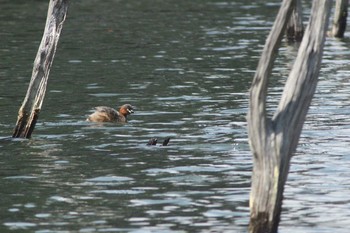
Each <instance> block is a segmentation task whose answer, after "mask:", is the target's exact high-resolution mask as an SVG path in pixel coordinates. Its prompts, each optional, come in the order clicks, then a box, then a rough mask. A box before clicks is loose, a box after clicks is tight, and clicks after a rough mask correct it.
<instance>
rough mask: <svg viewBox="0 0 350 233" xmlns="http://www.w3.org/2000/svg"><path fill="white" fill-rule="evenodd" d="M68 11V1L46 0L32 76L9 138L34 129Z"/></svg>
mask: <svg viewBox="0 0 350 233" xmlns="http://www.w3.org/2000/svg"><path fill="white" fill-rule="evenodd" d="M67 10H68V0H50V2H49V7H48V12H47V18H46V25H45V30H44V34H43V38H42V40H41V43H40V46H39V49H38V52H37V55H36V58H35V61H34V65H33V72H32V78H31V80H30V83H29V87H28V90H27V94H26V96H25V98H24V101H23V103H22V106H21V107H20V109H19V111H18V118H17V123H16V127H15V129H14V132H13V134H12V137H16V138H18V137H21V138H29V137H30V136H31V134H32V132H33V130H34V127H35V124H36V121H37V119H38V117H39V113H40V110H41V106H42V103H43V100H44V96H45V92H46V85H47V80H48V78H49V73H50V68H51V65H52V62H53V59H54V56H55V52H56V48H57V42H58V40H59V37H60V33H61V30H62V26H63V22H64V20H65V18H66V15H67Z"/></svg>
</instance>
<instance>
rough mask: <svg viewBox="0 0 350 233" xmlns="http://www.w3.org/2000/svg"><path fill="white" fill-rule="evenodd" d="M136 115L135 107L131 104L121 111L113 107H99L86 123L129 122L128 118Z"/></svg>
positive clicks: (124, 106) (125, 105) (121, 108)
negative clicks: (133, 114)
mask: <svg viewBox="0 0 350 233" xmlns="http://www.w3.org/2000/svg"><path fill="white" fill-rule="evenodd" d="M132 113H134V107H133V106H132V105H130V104H124V105H123V106H121V107H120V108H119V111H117V110H115V109H114V108H111V107H106V106H98V107H96V108H95V112H94V113H92V114H91V115H90V116H88V118H87V119H86V121H90V122H121V123H126V122H127V116H128V115H130V114H132Z"/></svg>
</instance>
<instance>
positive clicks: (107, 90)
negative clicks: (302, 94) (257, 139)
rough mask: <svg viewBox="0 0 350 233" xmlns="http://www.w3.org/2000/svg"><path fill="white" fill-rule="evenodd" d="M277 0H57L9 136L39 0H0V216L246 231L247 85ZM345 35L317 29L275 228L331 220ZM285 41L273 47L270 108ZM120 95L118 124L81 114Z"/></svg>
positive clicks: (47, 226)
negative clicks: (36, 97)
mask: <svg viewBox="0 0 350 233" xmlns="http://www.w3.org/2000/svg"><path fill="white" fill-rule="evenodd" d="M278 6H279V3H278V4H277V3H253V2H251V3H246V1H235V2H215V1H202V0H201V1H199V0H195V1H177V2H176V3H169V2H164V1H156V0H155V1H153V0H152V1H129V2H128V3H125V2H123V1H106V2H99V3H98V4H96V3H95V2H94V1H88V0H86V1H83V2H72V3H71V6H70V10H69V15H68V18H67V21H66V23H65V25H64V28H63V32H62V36H61V40H60V43H59V47H58V50H57V54H56V58H55V62H54V65H53V68H52V70H51V73H50V81H49V85H48V92H47V94H46V99H45V101H44V106H43V109H42V112H41V115H40V117H39V122H38V124H37V126H36V128H35V131H34V134H33V137H32V138H31V139H30V140H12V139H11V140H9V138H8V136H10V135H11V132H12V130H13V127H14V123H15V120H16V116H17V111H18V108H19V106H20V104H21V101H22V99H23V97H24V94H25V91H26V88H27V84H28V81H29V76H30V73H31V68H32V67H31V65H32V63H33V59H34V56H35V53H36V49H37V47H38V44H39V42H40V39H41V34H40V33H38V32H41V31H42V29H43V25H44V21H45V16H44V13H46V8H47V3H37V4H29V5H28V3H24V2H23V3H20V2H18V3H17V2H16V3H15V2H13V1H5V2H4V3H2V7H1V9H0V12H1V13H2V14H0V15H1V16H0V17H1V19H2V20H0V28H2V29H3V30H2V31H3V32H2V33H1V36H0V42H1V44H2V45H3V46H2V47H1V48H0V50H1V54H2V61H1V65H0V79H1V82H0V89H1V95H0V109H1V110H2V118H1V119H0V135H1V138H0V165H1V170H0V185H1V187H3V188H2V189H1V191H0V194H1V197H2V198H1V199H0V206H1V208H0V219H1V222H0V231H1V232H25V231H37V232H58V231H71V232H74V231H81V232H99V231H105V232H212V231H213V232H246V229H247V225H248V220H249V208H248V205H249V204H248V202H249V200H248V199H249V189H250V176H251V169H252V161H251V154H250V151H249V146H248V140H247V133H246V120H245V116H246V112H247V107H248V94H247V93H248V89H249V86H250V81H251V79H252V76H253V74H254V71H255V70H254V69H255V67H256V63H257V60H258V57H259V52H260V50H261V48H262V47H261V46H262V44H263V43H264V40H265V37H266V34H267V33H268V30H269V28H270V26H271V25H272V21H273V20H274V15H275V14H274V13H273V12H276V11H277V9H278ZM3 9H6V10H3ZM37 12H43V15H42V16H38V15H39V14H37ZM101 12H103V14H102V13H101ZM33 16H35V17H34V18H33ZM347 37H349V35H347ZM348 51H349V49H348V41H347V40H344V41H341V40H334V39H329V40H328V41H327V45H326V48H325V59H324V62H323V67H322V70H321V76H320V82H319V85H318V92H317V94H316V96H315V99H314V101H313V105H312V107H311V109H310V111H309V115H308V119H307V122H306V123H305V127H304V131H303V135H302V138H301V142H300V146H299V148H298V151H297V154H296V156H295V157H294V158H293V160H292V167H291V172H290V176H289V180H288V183H287V187H286V190H285V201H284V205H283V207H284V211H283V214H282V221H281V226H280V231H281V232H320V231H324V232H333V231H336V232H347V229H348V227H347V226H348V219H349V216H350V213H349V208H348V207H349V206H348V200H347V199H348V198H347V196H349V195H348V194H349V182H348V180H347V179H346V177H348V173H349V172H348V169H347V168H348V167H349V159H348V156H347V154H348V153H347V150H346V149H344V148H347V145H348V144H349V140H348V137H347V135H349V129H348V128H349V127H348V125H349V124H348V121H349V120H348V117H347V116H348V115H349V110H348V108H347V106H348V103H349V99H350V96H349V94H348V93H349V92H348V85H349V84H348V83H349V82H348V72H347V70H348V67H347V66H348V64H350V63H349V61H348V57H349V52H348ZM293 53H294V52H293V48H290V47H283V48H281V56H280V57H279V58H278V60H277V66H276V68H275V69H274V71H273V77H272V79H271V88H270V91H271V96H272V98H270V99H269V103H270V109H271V110H273V109H274V108H275V107H276V99H277V98H275V97H277V96H279V95H280V91H281V89H282V85H283V83H284V81H285V78H286V75H287V74H288V70H289V68H290V67H289V66H290V64H291V60H292V58H291V57H292V56H293V55H291V54H293ZM285 64H288V66H287V67H286V66H285ZM124 103H130V104H132V105H133V106H136V111H135V114H133V115H132V116H131V117H130V119H129V122H128V124H123V125H116V124H108V123H107V124H102V125H99V124H91V123H88V122H85V119H86V117H87V115H88V114H89V113H90V110H91V109H92V107H94V106H98V105H106V106H111V107H116V105H117V106H120V105H121V104H124ZM167 137H170V138H171V140H170V143H169V145H168V146H166V147H162V146H147V143H148V141H149V139H150V138H158V140H159V141H162V140H163V139H165V138H167Z"/></svg>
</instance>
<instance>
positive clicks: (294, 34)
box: [286, 0, 304, 41]
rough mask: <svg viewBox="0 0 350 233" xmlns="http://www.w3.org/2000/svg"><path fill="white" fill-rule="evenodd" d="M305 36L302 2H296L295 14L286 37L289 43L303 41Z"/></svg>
mask: <svg viewBox="0 0 350 233" xmlns="http://www.w3.org/2000/svg"><path fill="white" fill-rule="evenodd" d="M303 35H304V26H303V11H302V7H301V0H296V1H295V3H294V10H293V13H292V15H291V17H290V20H289V22H288V25H287V29H286V36H287V39H288V41H301V39H302V38H303Z"/></svg>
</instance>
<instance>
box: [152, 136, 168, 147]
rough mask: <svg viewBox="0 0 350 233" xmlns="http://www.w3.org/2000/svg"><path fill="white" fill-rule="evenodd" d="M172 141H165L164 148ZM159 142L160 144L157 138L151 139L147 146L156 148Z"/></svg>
mask: <svg viewBox="0 0 350 233" xmlns="http://www.w3.org/2000/svg"><path fill="white" fill-rule="evenodd" d="M169 141H170V138H166V139H165V140H164V141H163V144H162V145H163V146H167V145H168V143H169ZM157 142H158V139H157V138H151V139H150V140H149V141H148V143H147V146H155V145H157Z"/></svg>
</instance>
